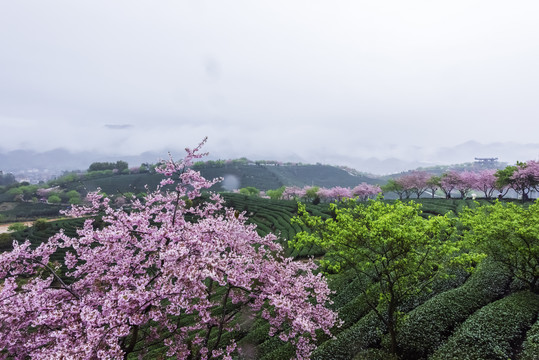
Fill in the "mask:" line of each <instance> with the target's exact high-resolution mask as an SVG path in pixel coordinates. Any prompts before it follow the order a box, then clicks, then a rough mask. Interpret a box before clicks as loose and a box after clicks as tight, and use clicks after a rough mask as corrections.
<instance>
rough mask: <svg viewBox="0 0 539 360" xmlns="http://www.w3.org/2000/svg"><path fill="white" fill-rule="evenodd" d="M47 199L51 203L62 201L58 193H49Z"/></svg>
mask: <svg viewBox="0 0 539 360" xmlns="http://www.w3.org/2000/svg"><path fill="white" fill-rule="evenodd" d="M47 201H48V202H49V203H51V204H59V203H61V202H62V199H60V197H59V196H58V195H51V196H49V197H48V199H47Z"/></svg>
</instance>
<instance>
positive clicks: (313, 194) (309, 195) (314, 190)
mask: <svg viewBox="0 0 539 360" xmlns="http://www.w3.org/2000/svg"><path fill="white" fill-rule="evenodd" d="M318 190H320V187H319V186H311V187H309V188H308V189H307V190H306V191H305V199H306V200H307V201H313V200H314V199H316V198H317V197H318Z"/></svg>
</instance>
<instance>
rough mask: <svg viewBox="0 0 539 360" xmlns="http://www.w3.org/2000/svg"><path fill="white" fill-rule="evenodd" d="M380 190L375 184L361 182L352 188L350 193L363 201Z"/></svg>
mask: <svg viewBox="0 0 539 360" xmlns="http://www.w3.org/2000/svg"><path fill="white" fill-rule="evenodd" d="M381 192H382V189H380V187H379V186H377V185H370V184H367V183H361V184H359V185H357V186H356V187H354V188H353V189H352V195H353V196H357V197H358V198H359V200H362V201H365V200H367V199H369V198H370V197H372V196H376V195H378V194H379V193H381Z"/></svg>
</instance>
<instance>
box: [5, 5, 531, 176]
mask: <svg viewBox="0 0 539 360" xmlns="http://www.w3.org/2000/svg"><path fill="white" fill-rule="evenodd" d="M537 10H539V3H536V2H533V1H521V2H518V3H512V4H508V3H507V2H502V1H489V2H484V1H460V0H459V1H453V2H449V3H439V2H429V1H418V0H412V1H406V2H401V1H395V0H393V1H385V2H367V1H343V2H337V3H336V2H330V1H316V2H314V1H293V2H290V1H272V2H248V1H226V2H206V1H163V2H159V3H155V2H149V1H125V0H124V1H116V2H107V1H92V2H71V1H58V0H51V1H47V2H40V1H37V0H33V1H25V2H5V3H3V4H2V5H0V46H1V48H2V53H3V54H2V57H0V95H1V96H0V124H1V130H2V131H0V152H3V153H5V152H8V151H12V150H15V149H26V150H36V151H47V150H52V149H57V148H65V149H68V150H69V151H72V152H79V151H90V152H94V153H95V154H97V155H103V156H104V155H105V154H109V155H113V156H122V155H123V156H126V155H137V154H141V153H144V152H156V153H161V154H162V157H165V156H166V154H167V152H168V151H171V152H174V153H175V155H176V156H181V155H182V152H181V150H180V149H183V148H184V147H194V146H196V145H197V143H198V142H199V141H200V140H201V139H202V138H204V137H205V136H208V137H209V141H208V144H207V146H206V147H205V150H207V151H209V152H210V153H211V155H212V156H213V157H214V158H238V157H247V158H250V159H255V160H257V159H275V160H281V161H287V159H291V160H294V161H298V160H299V161H305V162H322V163H331V164H336V165H348V166H351V167H354V168H356V169H358V170H360V171H369V170H368V169H362V168H360V166H365V165H364V164H365V161H366V160H368V159H370V158H377V159H380V160H384V159H399V160H406V161H410V162H414V163H425V164H428V163H436V162H449V163H451V162H461V161H463V158H466V155H468V157H469V159H468V161H473V158H474V157H475V156H486V157H491V156H492V157H499V158H500V160H501V161H506V162H514V161H516V160H523V161H525V160H529V159H536V158H537V156H538V154H539V141H538V140H536V134H537V132H538V130H539V123H538V122H537V121H536V118H537V117H538V115H539V104H538V103H537V101H536V98H537V95H539V88H538V87H537V83H538V80H539V71H538V70H537V65H536V64H537V63H538V62H539V61H538V60H539V47H538V46H537V45H536V44H537V43H538V40H539V39H538V38H539V23H537V21H536V19H535V14H536V13H537ZM469 142H478V143H480V144H483V145H484V146H482V147H476V148H477V149H482V150H481V151H479V150H477V151H476V153H470V154H466V153H463V154H458V151H456V152H455V151H454V150H452V149H465V148H466V144H469ZM469 148H471V147H469ZM509 149H510V150H509ZM463 151H464V150H463ZM452 152H454V154H452ZM452 155H455V156H454V160H452V158H451V156H452ZM457 155H458V156H457ZM1 167H2V164H0V168H1Z"/></svg>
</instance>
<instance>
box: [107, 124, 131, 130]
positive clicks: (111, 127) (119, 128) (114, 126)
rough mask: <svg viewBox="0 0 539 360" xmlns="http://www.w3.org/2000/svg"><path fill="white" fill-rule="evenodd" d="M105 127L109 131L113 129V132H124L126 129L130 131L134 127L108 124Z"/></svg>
mask: <svg viewBox="0 0 539 360" xmlns="http://www.w3.org/2000/svg"><path fill="white" fill-rule="evenodd" d="M105 127H106V128H107V129H111V130H124V129H130V128H132V127H133V125H131V124H121V125H116V124H106V125H105Z"/></svg>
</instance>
